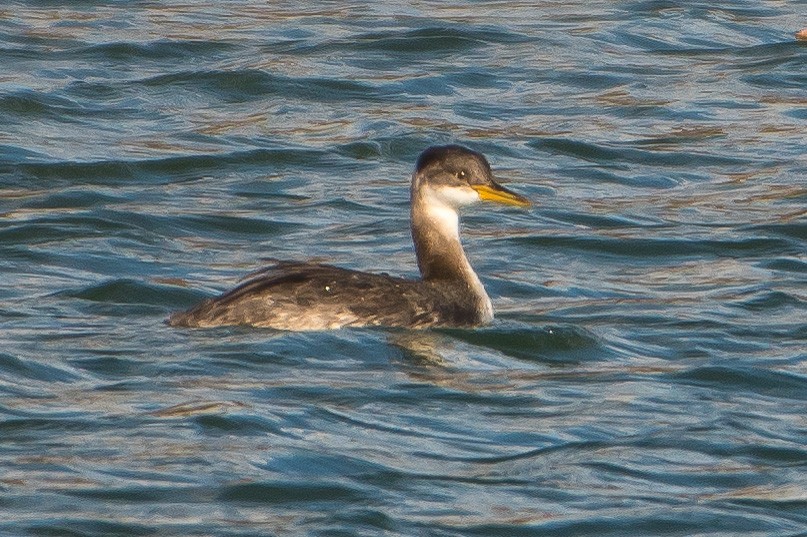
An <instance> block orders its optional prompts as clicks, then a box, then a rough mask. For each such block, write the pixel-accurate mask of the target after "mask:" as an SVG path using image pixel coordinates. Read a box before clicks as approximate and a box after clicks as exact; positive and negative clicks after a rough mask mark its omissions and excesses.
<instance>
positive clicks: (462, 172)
mask: <svg viewBox="0 0 807 537" xmlns="http://www.w3.org/2000/svg"><path fill="white" fill-rule="evenodd" d="M457 179H463V180H464V179H465V172H464V171H460V172H457Z"/></svg>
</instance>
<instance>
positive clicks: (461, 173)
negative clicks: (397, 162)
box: [168, 146, 529, 330]
mask: <svg viewBox="0 0 807 537" xmlns="http://www.w3.org/2000/svg"><path fill="white" fill-rule="evenodd" d="M411 197H412V206H411V226H412V238H413V240H414V243H415V250H416V254H417V259H418V267H419V268H420V272H421V276H422V279H421V280H409V279H404V278H396V277H392V276H389V275H387V274H372V273H366V272H359V271H355V270H349V269H344V268H339V267H334V266H331V265H324V264H315V263H294V262H279V263H278V264H276V265H274V266H272V267H269V268H266V269H263V270H261V271H259V272H257V273H254V274H252V275H250V276H249V277H248V278H247V279H246V281H245V282H244V283H242V284H241V285H239V286H238V287H236V288H234V289H232V290H230V291H228V292H226V293H224V294H223V295H221V296H219V297H216V298H211V299H208V300H205V301H203V302H201V303H200V304H198V305H197V306H195V307H194V308H192V309H190V310H188V311H186V312H178V313H175V314H173V315H172V316H171V317H170V318H169V319H168V323H169V324H170V325H172V326H190V327H213V326H227V325H248V326H256V327H267V328H275V329H279V330H326V329H334V328H342V327H355V326H399V327H407V328H428V327H437V326H445V327H467V326H477V325H480V324H485V323H487V322H490V321H491V320H492V319H493V307H492V305H491V302H490V299H489V298H488V295H487V293H486V292H485V289H484V287H483V286H482V283H481V281H480V280H479V278H478V277H477V275H476V273H475V272H474V271H473V269H472V268H471V265H470V263H469V262H468V259H467V258H466V257H465V252H464V251H463V249H462V245H461V244H460V240H459V215H458V213H457V209H458V208H459V207H461V206H463V205H468V204H471V203H474V202H476V201H480V200H490V201H498V202H500V203H506V204H511V205H520V206H526V205H528V204H529V202H528V201H527V200H526V199H525V198H522V197H521V196H518V195H517V194H514V193H512V192H510V191H509V190H506V189H504V188H503V187H501V186H500V185H498V184H497V183H495V182H494V181H493V179H492V175H491V172H490V166H489V165H488V163H487V161H486V160H485V158H484V157H483V156H482V155H481V154H479V153H476V152H474V151H471V150H469V149H466V148H464V147H461V146H442V147H432V148H429V149H427V150H426V151H424V152H423V153H422V154H421V156H420V158H419V159H418V163H417V166H416V170H415V174H414V175H413V178H412V188H411Z"/></svg>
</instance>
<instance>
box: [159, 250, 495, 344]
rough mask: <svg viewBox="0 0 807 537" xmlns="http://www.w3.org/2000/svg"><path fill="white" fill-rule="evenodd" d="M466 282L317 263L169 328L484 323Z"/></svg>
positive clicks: (252, 282) (244, 288)
mask: <svg viewBox="0 0 807 537" xmlns="http://www.w3.org/2000/svg"><path fill="white" fill-rule="evenodd" d="M483 321H484V319H483V318H482V316H481V314H480V312H479V304H478V300H477V299H476V298H475V296H474V295H473V293H472V292H471V290H470V289H468V288H467V285H466V284H465V283H464V282H452V281H440V282H424V281H419V280H407V279H403V278H395V277H392V276H389V275H386V274H370V273H366V272H359V271H354V270H349V269H343V268H339V267H334V266H331V265H322V264H314V263H288V262H283V263H279V264H277V265H274V266H272V267H269V268H266V269H264V270H261V271H259V272H257V273H253V274H252V275H251V276H249V277H248V279H247V280H246V281H245V282H244V283H242V284H241V285H239V286H238V287H236V288H235V289H233V290H231V291H228V292H226V293H224V294H223V295H221V296H219V297H216V298H211V299H208V300H205V301H203V302H202V303H200V304H199V305H197V306H195V307H194V308H192V309H190V310H188V311H185V312H179V313H175V314H174V315H172V316H171V317H170V318H169V319H168V324H170V325H172V326H190V327H211V326H225V325H248V326H256V327H267V328H275V329H279V330H327V329H333V328H341V327H348V326H400V327H408V328H426V327H430V326H473V325H477V324H480V323H481V322H483Z"/></svg>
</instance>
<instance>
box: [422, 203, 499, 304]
mask: <svg viewBox="0 0 807 537" xmlns="http://www.w3.org/2000/svg"><path fill="white" fill-rule="evenodd" d="M411 220H412V222H411V223H412V240H413V241H414V243H415V253H416V254H417V260H418V268H420V274H421V276H422V277H423V280H425V281H450V282H456V283H459V282H462V283H465V284H467V286H468V288H469V290H470V291H472V292H474V293H475V294H476V295H478V296H479V298H480V299H485V300H487V298H488V297H487V294H486V293H485V289H484V287H482V282H481V281H480V280H479V277H478V276H477V275H476V273H475V272H474V269H473V268H472V267H471V264H470V263H469V262H468V258H467V257H466V256H465V251H464V250H463V248H462V244H461V243H460V230H459V215H458V214H457V211H456V209H454V208H453V207H451V206H450V205H447V204H445V203H441V202H440V201H439V200H435V199H434V198H433V197H432V198H430V197H428V196H425V195H422V194H419V193H415V194H414V195H413V196H412V213H411Z"/></svg>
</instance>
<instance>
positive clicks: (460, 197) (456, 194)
mask: <svg viewBox="0 0 807 537" xmlns="http://www.w3.org/2000/svg"><path fill="white" fill-rule="evenodd" d="M427 196H428V197H430V198H434V199H435V201H439V202H441V203H443V204H445V205H448V206H449V207H451V208H453V209H457V208H459V207H463V206H465V205H471V204H474V203H476V202H478V201H481V199H480V197H479V193H478V192H477V191H476V190H474V189H473V188H471V187H469V186H462V187H456V186H438V187H429V190H428V193H427Z"/></svg>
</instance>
